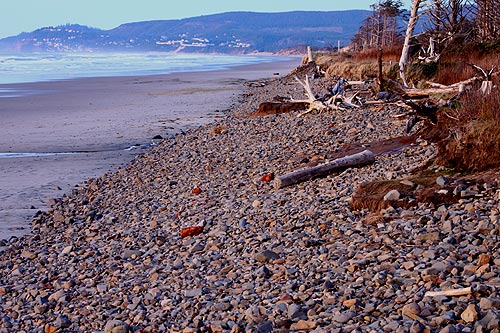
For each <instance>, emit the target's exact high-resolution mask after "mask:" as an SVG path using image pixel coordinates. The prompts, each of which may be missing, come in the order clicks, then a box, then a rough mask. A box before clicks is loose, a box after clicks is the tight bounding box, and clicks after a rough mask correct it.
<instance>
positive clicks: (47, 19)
mask: <svg viewBox="0 0 500 333" xmlns="http://www.w3.org/2000/svg"><path fill="white" fill-rule="evenodd" d="M0 1H1V2H2V4H1V6H0V38H3V37H8V36H13V35H17V34H19V33H21V32H30V31H33V30H35V29H38V28H41V27H45V26H57V25H61V24H66V23H78V24H82V25H87V26H91V27H95V28H101V29H111V28H114V27H117V26H119V25H120V24H122V23H127V22H138V21H148V20H168V19H179V18H186V17H193V16H200V15H208V14H215V13H223V12H229V11H254V12H285V11H294V10H319V11H330V10H346V9H369V8H370V5H371V4H373V3H375V2H376V0H0ZM410 2H411V1H410V0H403V4H404V6H405V7H406V8H409V7H410Z"/></svg>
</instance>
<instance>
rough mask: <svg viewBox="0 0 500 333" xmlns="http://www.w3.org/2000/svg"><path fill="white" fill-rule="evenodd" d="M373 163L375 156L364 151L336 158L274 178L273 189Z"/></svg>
mask: <svg viewBox="0 0 500 333" xmlns="http://www.w3.org/2000/svg"><path fill="white" fill-rule="evenodd" d="M373 162H375V155H374V154H373V153H372V152H371V151H369V150H365V151H362V152H361V153H357V154H354V155H349V156H346V157H342V158H338V159H336V160H333V161H331V162H329V163H326V164H322V165H318V166H315V167H312V168H308V169H303V170H297V171H294V172H290V173H287V174H286V175H283V176H279V177H276V178H275V180H274V188H276V189H280V188H283V187H286V186H290V185H293V184H298V183H302V182H305V181H308V180H311V179H314V178H319V177H326V176H328V175H330V174H332V173H334V172H339V171H342V170H345V169H347V168H350V167H361V166H364V165H368V164H371V163H373Z"/></svg>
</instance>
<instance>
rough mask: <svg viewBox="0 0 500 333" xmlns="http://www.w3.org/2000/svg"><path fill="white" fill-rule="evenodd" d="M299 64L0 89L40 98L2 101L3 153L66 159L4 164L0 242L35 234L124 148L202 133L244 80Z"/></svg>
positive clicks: (0, 163) (123, 157)
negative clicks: (59, 201) (56, 202)
mask: <svg viewBox="0 0 500 333" xmlns="http://www.w3.org/2000/svg"><path fill="white" fill-rule="evenodd" d="M299 62H300V60H299V59H297V60H294V61H283V62H273V63H267V64H259V65H247V66H239V67H234V68H231V69H229V70H221V71H211V72H190V73H175V74H167V75H155V76H143V77H106V78H83V79H76V80H66V81H54V82H39V83H27V84H12V85H0V90H3V89H12V90H14V91H17V92H21V93H22V92H23V91H29V92H36V93H35V94H28V95H26V96H22V97H13V98H0V119H1V122H0V129H1V130H0V153H46V152H51V153H63V152H78V153H77V154H67V155H49V156H38V157H18V158H0V239H3V238H8V237H11V236H22V235H23V234H26V233H27V232H29V225H30V221H31V218H32V216H33V214H35V213H36V212H37V211H38V210H45V209H47V201H48V200H49V199H50V198H54V197H59V196H62V195H63V194H64V193H66V192H68V191H70V189H71V187H72V186H74V185H76V184H78V183H80V182H82V181H84V180H85V179H88V178H91V177H97V176H99V175H102V174H104V173H106V172H108V171H113V170H116V168H117V167H119V166H120V165H123V164H124V163H127V162H128V161H130V160H131V159H132V158H134V156H135V155H137V154H138V153H143V152H145V151H147V150H144V149H141V148H139V149H135V150H131V151H127V150H125V149H126V148H128V147H130V146H133V145H137V144H139V145H141V144H142V145H144V144H146V145H147V144H149V143H150V142H151V139H152V138H153V137H154V136H156V135H161V136H163V137H165V136H169V135H172V134H174V133H178V132H179V131H181V130H187V129H189V128H192V127H198V126H200V125H203V124H206V123H208V122H210V121H212V120H214V119H216V118H218V117H223V112H222V111H223V110H225V109H227V108H229V107H230V106H231V105H232V104H233V103H234V102H235V97H236V96H237V95H239V94H240V93H241V92H242V91H243V89H244V85H243V83H244V82H245V81H246V80H256V79H260V78H269V77H272V76H273V75H274V74H275V73H280V74H286V73H287V72H289V71H290V70H292V69H293V68H295V67H296V66H297V65H298V64H299Z"/></svg>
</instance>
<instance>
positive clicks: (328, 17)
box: [0, 10, 371, 54]
mask: <svg viewBox="0 0 500 333" xmlns="http://www.w3.org/2000/svg"><path fill="white" fill-rule="evenodd" d="M370 13H371V12H370V11H367V10H348V11H326V12H318V11H295V12H284V13H255V12H229V13H222V14H213V15H206V16H199V17H191V18H186V19H180V20H160V21H144V22H134V23H126V24H122V25H120V26H118V27H116V28H114V29H110V30H101V29H97V28H90V27H86V26H82V25H78V24H68V25H64V26H58V27H45V28H41V29H37V30H35V31H33V32H29V33H22V34H19V35H17V36H13V37H8V38H4V39H0V51H2V52H64V51H68V52H78V51H169V52H190V53H230V54H246V53H256V52H269V53H276V52H281V51H284V50H290V49H298V48H302V47H304V46H306V45H311V46H312V47H315V48H328V47H332V46H336V45H337V41H338V40H340V41H341V44H342V45H347V44H348V43H349V42H350V40H351V38H352V36H353V35H354V34H355V33H356V32H357V30H358V28H359V26H360V24H361V21H362V20H363V19H365V18H366V17H367V16H369V15H370Z"/></svg>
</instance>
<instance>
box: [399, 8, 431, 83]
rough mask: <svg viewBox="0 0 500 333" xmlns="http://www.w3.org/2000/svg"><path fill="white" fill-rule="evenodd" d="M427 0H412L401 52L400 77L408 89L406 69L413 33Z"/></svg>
mask: <svg viewBox="0 0 500 333" xmlns="http://www.w3.org/2000/svg"><path fill="white" fill-rule="evenodd" d="M424 2H425V0H412V4H411V11H410V18H409V21H408V26H407V27H406V34H405V41H404V44H403V50H402V51H401V58H400V59H399V75H400V77H401V80H402V81H403V85H404V86H405V88H408V81H407V80H406V73H405V71H406V67H407V66H408V63H409V62H410V40H411V38H412V37H413V32H414V30H415V26H416V25H417V21H418V17H419V14H418V11H419V10H420V9H421V7H422V5H423V4H424Z"/></svg>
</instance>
